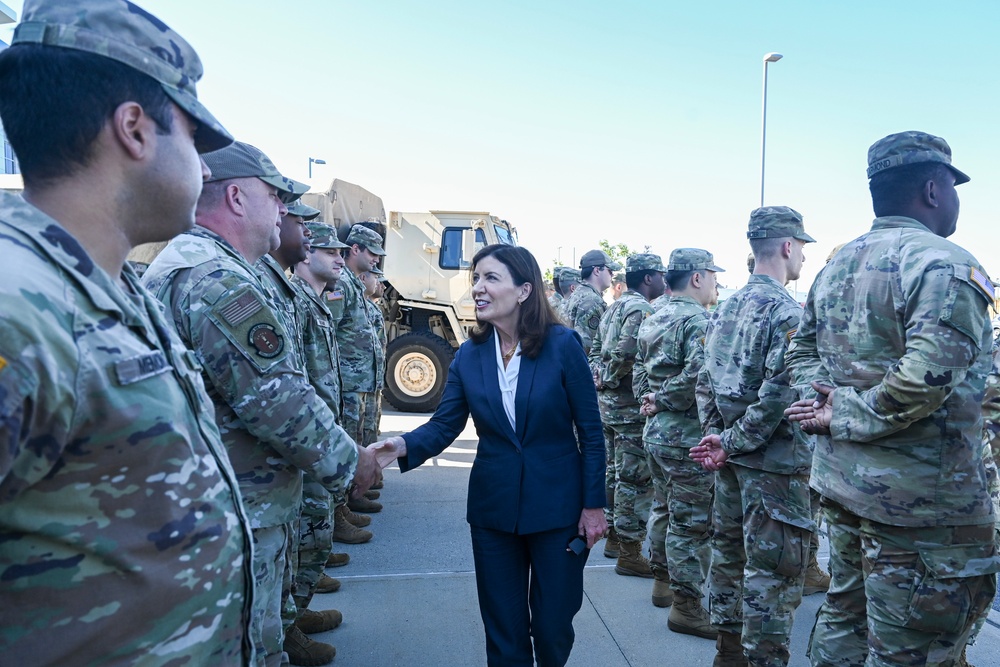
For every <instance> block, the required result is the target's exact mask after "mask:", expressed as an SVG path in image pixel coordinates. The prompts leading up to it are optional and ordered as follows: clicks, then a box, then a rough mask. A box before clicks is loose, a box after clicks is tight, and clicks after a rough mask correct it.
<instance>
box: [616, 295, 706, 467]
mask: <svg viewBox="0 0 1000 667" xmlns="http://www.w3.org/2000/svg"><path fill="white" fill-rule="evenodd" d="M660 304H661V307H660V309H659V310H658V311H656V312H655V313H653V314H652V315H650V316H649V317H648V318H647V319H646V321H645V322H643V323H642V325H641V326H640V327H639V350H638V352H637V353H636V356H635V367H634V368H633V369H632V375H633V378H632V388H633V390H634V393H635V395H636V397H637V398H641V397H642V396H643V395H644V394H648V393H649V392H653V393H654V394H655V395H656V398H655V400H656V406H657V408H658V409H659V410H660V411H659V412H657V413H656V414H655V415H653V416H652V417H647V418H646V428H645V430H644V431H643V434H642V439H643V442H645V443H647V444H651V445H659V446H660V447H661V448H669V449H664V450H662V452H663V454H664V455H665V456H668V457H670V458H674V459H681V460H687V458H688V449H690V448H691V447H694V446H695V445H697V444H698V441H699V440H701V422H699V421H698V405H697V402H696V401H695V385H696V384H697V382H698V373H699V371H701V367H702V362H703V361H704V358H705V349H704V341H705V327H706V326H707V324H708V312H707V311H706V310H705V307H704V306H702V305H701V304H700V303H698V302H697V301H695V300H694V299H693V298H691V297H689V296H672V297H670V299H669V300H668V301H666V302H660Z"/></svg>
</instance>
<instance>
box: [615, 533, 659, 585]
mask: <svg viewBox="0 0 1000 667" xmlns="http://www.w3.org/2000/svg"><path fill="white" fill-rule="evenodd" d="M619 544H620V545H621V546H620V547H619V551H620V554H619V556H618V562H617V563H615V572H617V573H618V574H622V575H625V576H626V577H643V578H645V579H652V578H653V571H652V570H651V569H649V561H648V560H646V557H645V556H643V555H642V542H639V541H635V542H633V541H632V540H628V541H625V540H619Z"/></svg>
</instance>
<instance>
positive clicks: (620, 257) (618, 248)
mask: <svg viewBox="0 0 1000 667" xmlns="http://www.w3.org/2000/svg"><path fill="white" fill-rule="evenodd" d="M597 245H598V247H600V249H601V250H603V251H604V252H606V253H608V257H610V258H611V259H613V260H614V261H616V262H618V263H619V264H621V265H622V266H625V260H626V259H627V258H628V256H629V255H633V254H635V251H633V250H631V249H629V247H628V246H627V245H625V244H624V243H618V244H615V245H612V244H611V242H610V241H608V240H607V239H602V240H601V241H599V242H598V243H597ZM647 249H648V246H647Z"/></svg>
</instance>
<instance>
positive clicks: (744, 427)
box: [697, 206, 816, 665]
mask: <svg viewBox="0 0 1000 667" xmlns="http://www.w3.org/2000/svg"><path fill="white" fill-rule="evenodd" d="M747 236H748V238H751V239H753V238H768V237H779V238H781V237H795V238H798V239H800V240H802V241H806V242H811V241H812V240H813V239H812V237H810V236H809V235H807V234H806V233H805V232H804V231H803V229H802V217H801V216H800V215H799V214H798V213H797V212H795V211H793V210H792V209H790V208H787V207H784V206H775V207H770V206H769V207H765V208H760V209H757V210H756V211H754V212H753V213H751V216H750V231H749V232H748V234H747ZM801 312H802V307H801V306H800V305H799V304H798V303H797V302H796V301H795V300H794V299H793V298H792V297H791V295H790V294H789V293H788V291H787V290H785V288H784V286H783V285H781V284H779V283H778V281H777V280H775V279H774V278H772V277H770V276H767V275H758V274H755V275H752V276H750V279H749V281H748V283H747V285H746V286H745V287H743V288H742V289H740V290H739V291H737V292H736V293H735V294H734V295H733V296H731V297H729V298H728V299H726V300H725V301H723V302H722V304H720V305H719V307H718V308H717V309H716V311H715V313H714V314H713V316H712V319H711V320H710V321H709V325H708V330H707V332H706V336H705V365H704V367H703V368H702V370H701V373H700V374H699V376H698V384H697V393H698V413H699V416H700V418H701V423H702V430H703V431H704V432H705V433H714V434H720V435H721V438H722V448H723V450H725V451H726V453H727V454H728V455H729V459H728V461H727V463H726V465H725V466H723V468H721V469H720V470H719V471H718V472H717V473H716V480H715V505H714V509H713V523H714V533H713V536H712V568H711V574H710V587H709V590H710V593H709V605H710V609H711V614H712V622H713V624H715V625H716V627H718V629H719V630H720V631H721V632H727V633H732V634H737V635H739V634H740V633H741V632H742V643H743V647H744V650H745V653H746V656H747V658H748V659H749V660H750V663H751V664H753V665H786V664H788V659H789V649H788V646H789V635H790V634H791V630H792V620H793V617H794V613H795V609H796V608H797V607H798V606H799V603H800V602H801V601H802V587H803V583H804V579H805V572H806V567H807V565H808V562H809V540H810V534H811V533H813V532H815V530H816V524H815V522H814V521H813V519H812V511H811V505H810V499H809V465H810V460H811V458H812V452H811V451H810V448H809V439H808V438H807V437H806V435H805V434H804V433H803V432H802V430H801V429H799V428H793V426H792V424H790V423H789V422H788V420H786V419H785V418H784V410H785V408H787V407H788V406H789V405H790V404H791V403H792V402H794V401H795V400H796V399H797V398H798V396H797V393H796V391H795V389H794V388H793V387H792V386H791V384H790V382H789V377H788V373H787V371H786V369H785V362H784V356H785V350H786V349H787V346H788V341H789V340H790V338H791V336H792V334H794V332H795V328H796V327H797V326H798V323H799V317H800V315H801ZM734 360H738V362H736V363H734Z"/></svg>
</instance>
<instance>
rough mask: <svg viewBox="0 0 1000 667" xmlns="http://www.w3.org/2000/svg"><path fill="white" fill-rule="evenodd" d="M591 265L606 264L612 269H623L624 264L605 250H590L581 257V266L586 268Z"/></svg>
mask: <svg viewBox="0 0 1000 667" xmlns="http://www.w3.org/2000/svg"><path fill="white" fill-rule="evenodd" d="M591 266H606V267H608V268H609V269H611V270H612V271H621V269H622V265H621V264H619V263H618V262H616V261H614V260H613V259H611V257H610V256H609V255H608V253H606V252H604V251H603V250H588V251H587V252H585V253H583V257H581V258H580V268H581V269H586V268H588V267H591Z"/></svg>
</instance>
